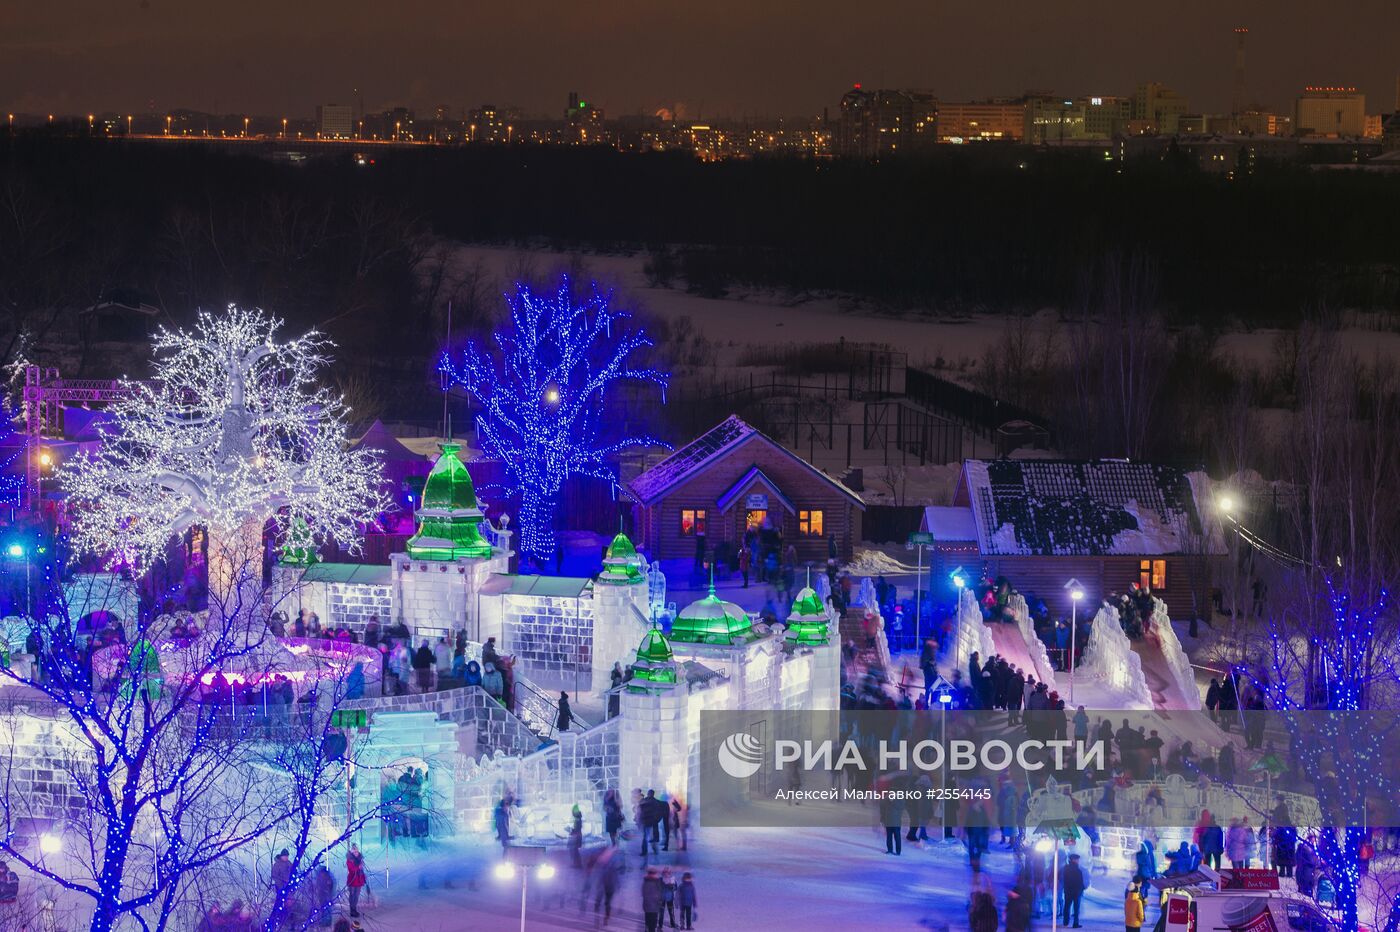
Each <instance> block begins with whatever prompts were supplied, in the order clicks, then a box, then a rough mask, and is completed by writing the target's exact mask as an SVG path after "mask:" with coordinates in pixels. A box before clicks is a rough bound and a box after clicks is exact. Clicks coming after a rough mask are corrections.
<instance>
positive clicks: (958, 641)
mask: <svg viewBox="0 0 1400 932" xmlns="http://www.w3.org/2000/svg"><path fill="white" fill-rule="evenodd" d="M974 653H976V654H977V655H978V659H979V660H980V661H981V662H983V663H986V662H987V658H988V657H990V656H992V654H994V653H996V645H995V644H994V643H993V641H992V632H991V631H989V630H988V629H987V623H986V622H985V621H983V620H982V609H980V608H978V606H977V599H976V597H974V596H973V594H972V593H971V591H969V590H967V589H964V590H963V591H962V595H961V596H960V597H959V598H958V613H957V615H956V616H954V630H953V656H952V657H951V658H950V659H951V661H952V665H953V669H954V670H962V671H964V674H966V671H967V661H968V659H969V658H970V657H971V656H972V655H973V654H974Z"/></svg>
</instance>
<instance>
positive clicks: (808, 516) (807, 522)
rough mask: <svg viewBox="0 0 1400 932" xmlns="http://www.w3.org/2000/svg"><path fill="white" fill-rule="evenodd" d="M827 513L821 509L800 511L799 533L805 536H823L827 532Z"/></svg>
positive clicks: (798, 514)
mask: <svg viewBox="0 0 1400 932" xmlns="http://www.w3.org/2000/svg"><path fill="white" fill-rule="evenodd" d="M824 518H825V515H824V514H823V513H822V512H820V511H799V512H798V513H797V533H798V534H801V535H802V536H803V537H822V536H824V535H825V534H826V527H825V522H824V520H823V519H824Z"/></svg>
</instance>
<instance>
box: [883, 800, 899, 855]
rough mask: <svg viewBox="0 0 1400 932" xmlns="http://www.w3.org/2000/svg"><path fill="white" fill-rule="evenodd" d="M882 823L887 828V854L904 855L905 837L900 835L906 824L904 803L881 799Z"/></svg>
mask: <svg viewBox="0 0 1400 932" xmlns="http://www.w3.org/2000/svg"><path fill="white" fill-rule="evenodd" d="M880 822H881V823H882V824H883V825H884V826H885V853H886V854H894V855H899V854H902V853H903V852H904V836H903V835H901V834H900V827H901V825H902V824H903V822H904V803H903V801H902V800H899V799H894V798H890V797H883V798H881V800H880Z"/></svg>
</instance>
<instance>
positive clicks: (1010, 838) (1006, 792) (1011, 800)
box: [997, 780, 1019, 850]
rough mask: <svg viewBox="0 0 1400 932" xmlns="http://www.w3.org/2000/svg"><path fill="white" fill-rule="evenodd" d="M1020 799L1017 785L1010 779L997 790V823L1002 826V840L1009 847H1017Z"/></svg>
mask: <svg viewBox="0 0 1400 932" xmlns="http://www.w3.org/2000/svg"><path fill="white" fill-rule="evenodd" d="M1018 803H1019V800H1018V799H1017V798H1016V785H1015V784H1014V783H1012V782H1011V781H1010V780H1006V781H1005V782H1003V783H1002V784H1001V788H1000V789H998V790H997V824H998V825H999V826H1001V840H1002V843H1003V844H1005V845H1006V847H1007V849H1008V850H1009V849H1012V848H1015V847H1016V836H1017V832H1016V827H1015V826H1016V807H1017V805H1018Z"/></svg>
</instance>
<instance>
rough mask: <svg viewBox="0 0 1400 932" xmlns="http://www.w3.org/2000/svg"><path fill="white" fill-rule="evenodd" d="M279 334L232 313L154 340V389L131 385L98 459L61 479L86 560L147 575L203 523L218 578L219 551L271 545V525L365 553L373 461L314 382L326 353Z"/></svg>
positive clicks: (336, 402) (316, 343)
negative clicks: (265, 535)
mask: <svg viewBox="0 0 1400 932" xmlns="http://www.w3.org/2000/svg"><path fill="white" fill-rule="evenodd" d="M281 323H282V322H281V321H280V320H278V319H276V318H274V317H271V316H269V315H267V314H264V313H263V312H262V311H260V310H256V309H253V310H244V309H241V308H238V307H235V306H233V305H230V306H229V307H228V309H227V311H226V312H224V313H222V314H212V313H207V312H201V313H200V315H199V318H198V321H197V322H196V324H195V326H194V328H193V329H192V330H183V329H181V330H162V331H161V332H160V333H159V334H158V335H157V337H156V339H155V341H154V345H153V349H154V352H155V357H156V364H155V373H154V379H153V380H152V381H149V382H141V383H132V384H130V386H129V387H130V389H131V393H130V395H129V397H126V398H122V399H120V400H118V401H116V402H115V403H114V404H113V405H112V407H111V409H110V410H111V414H112V420H111V423H110V424H107V425H104V426H103V428H102V433H103V443H102V445H101V448H100V449H99V450H97V451H96V452H94V453H88V454H84V455H81V456H78V457H76V458H75V459H74V460H72V461H71V462H70V463H69V464H67V465H66V466H65V467H64V468H63V469H62V470H61V474H60V478H61V482H62V485H63V487H64V489H65V490H66V491H67V492H68V494H69V498H70V502H71V505H72V507H73V508H74V511H75V513H76V515H77V520H76V521H75V528H74V533H73V547H74V549H75V550H76V551H78V552H80V553H88V554H94V555H96V556H99V557H101V558H102V559H104V560H106V561H107V562H108V563H109V564H118V563H128V564H131V565H133V566H134V567H136V568H137V569H138V570H142V571H144V569H145V568H147V567H148V566H149V565H150V564H151V562H152V561H154V560H156V559H158V558H159V557H160V556H161V555H162V553H163V552H164V549H165V547H166V546H167V545H168V544H169V542H170V541H171V540H172V539H173V538H175V537H177V536H179V535H181V534H183V533H184V532H185V531H186V530H188V529H189V528H190V527H192V526H194V525H201V526H203V527H205V528H207V530H208V533H209V535H210V542H211V548H210V557H211V575H212V574H213V573H214V567H213V565H212V564H213V563H214V562H215V561H216V559H217V558H216V550H220V549H225V548H230V547H233V546H234V545H235V544H237V543H238V542H243V543H247V544H248V545H249V547H251V546H252V544H253V541H254V540H255V541H256V543H257V546H258V547H260V546H261V537H262V530H263V527H264V524H265V523H266V522H267V520H268V519H272V520H274V521H275V522H276V525H277V528H278V530H279V531H280V532H285V531H286V529H287V528H288V527H291V526H293V525H297V526H299V527H304V528H305V529H306V530H307V532H309V534H310V536H311V538H312V539H314V540H315V541H317V542H321V541H327V540H334V541H335V542H337V543H338V544H340V545H342V546H345V547H349V548H353V547H355V546H357V545H358V541H359V527H360V526H361V525H362V524H363V523H365V522H367V521H368V520H370V519H371V518H372V517H373V516H374V514H375V513H376V511H378V510H379V509H380V507H381V503H380V500H379V493H378V492H377V491H376V490H377V487H378V483H379V467H378V464H377V461H376V459H375V456H374V451H370V450H357V451H349V450H347V449H346V448H347V446H348V444H347V439H348V430H347V423H346V413H347V412H346V409H345V406H344V404H343V403H342V402H341V400H340V398H339V397H336V396H333V395H331V394H330V393H329V392H327V391H326V390H325V389H323V388H321V387H319V385H318V384H317V379H318V375H319V370H320V369H321V368H322V366H324V365H325V363H326V362H327V358H326V356H325V351H326V349H327V348H328V346H329V343H328V342H327V341H326V340H325V339H324V338H323V337H322V336H320V335H319V334H317V333H315V332H312V333H309V334H307V335H305V336H303V337H300V338H298V339H294V340H286V341H281V342H279V341H278V340H276V339H275V335H276V332H277V330H278V328H279V327H280V326H281ZM210 584H211V590H215V589H216V588H217V584H216V580H214V579H212V578H211V581H210ZM211 594H212V593H211Z"/></svg>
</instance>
